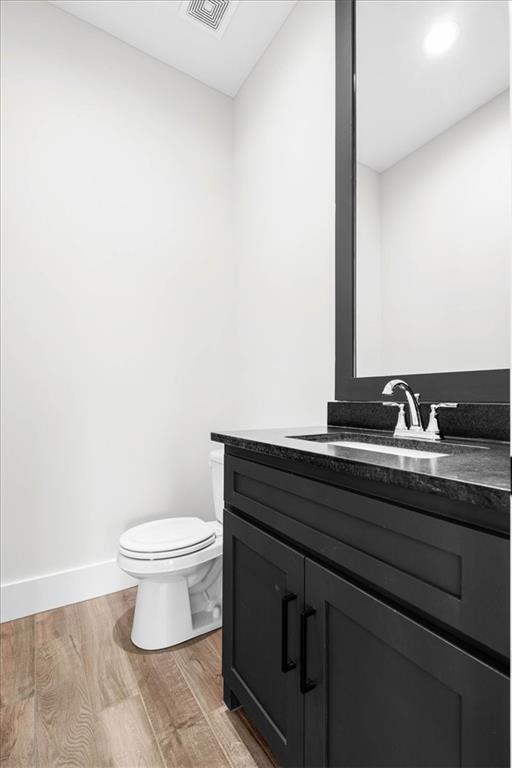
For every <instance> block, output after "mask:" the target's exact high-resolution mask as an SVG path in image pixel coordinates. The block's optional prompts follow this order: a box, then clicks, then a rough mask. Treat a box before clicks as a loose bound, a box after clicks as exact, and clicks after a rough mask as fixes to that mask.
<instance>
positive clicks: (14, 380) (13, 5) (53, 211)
mask: <svg viewBox="0 0 512 768" xmlns="http://www.w3.org/2000/svg"><path fill="white" fill-rule="evenodd" d="M1 6H2V31H3V45H2V53H3V62H2V74H3V80H4V105H3V106H4V109H3V110H2V112H3V115H4V121H5V122H4V131H5V133H4V138H3V145H4V157H3V163H2V168H3V184H4V188H3V194H2V201H3V205H4V209H3V228H2V229H3V243H2V253H3V275H2V277H3V280H2V289H3V294H2V312H3V316H2V353H3V359H2V370H3V372H4V376H3V381H2V411H3V417H2V448H3V450H2V578H3V581H4V582H17V581H19V580H21V581H22V584H21V586H20V585H18V586H17V587H16V586H12V587H11V588H7V589H6V590H5V591H4V593H3V597H4V600H3V609H4V611H5V612H6V615H10V616H13V615H21V613H23V612H24V610H26V607H27V606H26V601H27V600H28V601H29V602H30V600H32V601H33V603H32V604H31V605H30V606H28V608H29V609H30V608H32V609H33V610H37V608H40V607H44V608H47V607H50V605H49V604H47V603H46V604H45V600H48V599H49V598H48V590H49V591H50V592H52V590H53V593H52V594H53V597H52V599H53V600H54V602H55V601H58V600H60V602H68V601H70V600H72V599H80V598H82V599H83V598H84V597H88V596H90V593H91V591H92V592H94V591H96V592H97V593H101V592H106V591H110V590H111V589H114V588H116V587H119V586H121V585H122V584H123V583H125V582H123V581H122V580H121V579H120V575H119V573H118V570H117V568H116V566H115V564H113V563H112V562H111V561H112V558H114V557H115V554H116V546H117V541H118V537H119V534H120V533H121V531H122V530H124V529H125V528H126V527H127V526H129V525H132V524H135V523H138V522H141V521H143V520H146V519H150V518H153V517H157V516H163V515H166V514H171V515H199V516H201V517H204V518H211V517H212V516H213V506H212V502H211V491H210V480H209V469H208V464H207V459H208V451H209V448H210V444H209V432H210V430H211V429H212V427H220V426H225V427H230V426H232V425H233V422H234V420H235V412H236V405H235V391H236V385H235V382H234V379H233V376H232V373H233V372H234V370H236V365H235V361H234V355H233V350H234V349H235V337H234V333H235V331H234V326H235V322H234V317H235V307H234V304H233V302H232V301H231V302H230V301H228V300H227V297H233V296H234V293H235V291H234V269H233V248H232V226H233V218H232V191H233V190H232V101H231V99H229V98H228V97H226V96H223V95H221V94H220V93H218V92H216V91H214V90H212V89H210V88H208V87H206V86H204V85H202V84H200V83H199V82H198V81H196V80H193V79H192V78H190V77H187V76H186V75H183V74H181V73H179V72H178V71H176V70H173V69H171V68H170V67H167V66H165V65H163V64H161V63H159V62H157V61H155V60H153V59H151V58H150V57H148V56H146V55H144V54H142V53H139V52H138V51H136V50H135V49H134V48H131V47H129V46H127V45H125V44H123V43H121V42H119V41H118V40H116V39H114V38H113V37H110V36H109V35H107V34H104V33H103V32H101V31H99V30H98V29H96V28H94V27H92V26H89V25H88V24H86V23H84V22H83V21H79V20H78V19H76V18H74V17H72V16H70V15H68V14H66V13H64V12H63V11H61V10H59V9H57V8H55V7H53V6H50V5H48V4H46V3H43V2H22V1H20V0H16V2H2V3H1ZM102 561H106V564H103V565H101V566H98V567H97V568H96V569H95V568H94V567H92V568H89V569H87V568H86V569H85V570H84V571H83V572H77V571H73V572H72V573H71V574H66V575H65V576H63V577H62V579H61V580H60V581H59V580H58V579H57V581H58V586H57V587H56V586H55V579H52V578H50V579H48V580H46V581H45V580H42V581H41V580H39V581H38V580H37V577H40V576H42V575H44V574H48V573H51V572H56V571H62V570H65V569H76V568H78V567H79V566H89V565H91V564H94V563H99V562H102ZM80 574H82V575H80ZM31 577H36V582H26V581H23V580H26V579H30V578H31ZM64 580H65V582H66V584H68V585H70V586H69V587H67V586H66V587H63V583H64ZM45 585H46V586H45ZM52 585H53V586H52ZM59 585H60V586H59ZM25 587H26V588H25ZM88 590H89V591H88ZM59 595H60V596H59ZM50 602H51V600H50Z"/></svg>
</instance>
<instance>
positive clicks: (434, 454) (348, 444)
mask: <svg viewBox="0 0 512 768" xmlns="http://www.w3.org/2000/svg"><path fill="white" fill-rule="evenodd" d="M324 445H339V446H340V448H355V449H356V450H358V451H373V452H374V453H392V454H394V455H395V456H409V457H410V458H411V459H439V458H441V456H449V455H450V454H449V453H439V452H438V451H423V450H418V449H416V448H402V447H401V446H398V445H379V444H378V443H360V442H357V441H355V440H354V441H352V440H326V441H325V442H324Z"/></svg>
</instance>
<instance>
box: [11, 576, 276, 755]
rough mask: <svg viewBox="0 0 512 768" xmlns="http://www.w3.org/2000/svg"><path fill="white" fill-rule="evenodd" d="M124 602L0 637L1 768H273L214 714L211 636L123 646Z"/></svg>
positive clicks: (216, 646)
mask: <svg viewBox="0 0 512 768" xmlns="http://www.w3.org/2000/svg"><path fill="white" fill-rule="evenodd" d="M134 604H135V590H134V589H130V590H126V591H124V592H116V593H114V594H112V595H106V596H105V597H99V598H96V599H95V600H88V601H86V602H84V603H77V604H75V605H69V606H66V607H64V608H57V609H56V610H54V611H48V612H46V613H40V614H36V615H35V616H29V617H28V618H25V619H18V620H17V621H11V622H8V623H5V624H2V625H1V638H0V652H1V675H2V678H1V688H0V693H1V698H0V734H1V750H0V764H1V768H15V767H16V768H54V766H55V767H57V766H59V767H61V766H62V768H64V767H65V768H68V767H70V768H104V767H105V768H139V766H146V767H147V768H255V767H257V768H275V766H276V765H277V764H276V762H275V760H274V758H273V757H272V755H271V753H270V751H269V749H268V747H267V745H266V744H265V743H264V741H263V740H262V738H261V737H260V736H259V734H258V733H257V732H256V731H255V729H254V728H253V727H252V726H251V725H250V724H249V723H248V722H247V720H246V719H245V717H244V714H243V712H242V711H238V712H229V711H228V710H227V709H226V707H225V706H224V704H223V702H222V678H221V632H220V631H218V632H214V633H212V634H210V635H208V636H203V637H201V638H199V639H196V640H191V641H190V642H188V643H183V644H182V645H179V646H176V647H175V648H173V649H167V650H164V651H153V652H147V651H141V650H139V649H138V648H136V647H135V646H134V645H132V643H131V641H130V629H131V620H132V615H133V608H134Z"/></svg>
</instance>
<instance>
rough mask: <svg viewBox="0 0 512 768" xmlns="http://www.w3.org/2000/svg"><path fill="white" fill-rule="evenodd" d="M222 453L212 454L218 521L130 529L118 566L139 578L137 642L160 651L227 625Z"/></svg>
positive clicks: (173, 521) (175, 521)
mask: <svg viewBox="0 0 512 768" xmlns="http://www.w3.org/2000/svg"><path fill="white" fill-rule="evenodd" d="M223 464H224V453H223V451H222V450H218V451H213V452H212V453H211V454H210V466H211V472H212V484H213V492H214V501H215V514H216V517H217V522H205V521H203V520H200V519H199V518H197V517H175V518H166V519H164V520H154V521H152V522H149V523H143V524H142V525H137V526H135V528H130V529H129V530H128V531H125V533H123V535H122V536H121V538H120V541H119V554H118V559H117V561H118V564H119V567H120V568H121V569H122V570H123V571H126V573H128V574H130V576H133V577H134V578H135V579H137V580H138V582H139V585H138V590H137V600H136V603H135V614H134V617H133V627H132V642H133V643H134V645H136V646H137V647H139V648H143V649H146V650H156V649H158V648H167V647H168V646H171V645H176V644H177V643H182V642H184V641H185V640H189V639H190V638H192V637H195V636H196V635H201V634H203V633H204V632H210V631H211V630H213V629H217V628H218V627H220V626H221V625H222V522H221V521H222V508H223Z"/></svg>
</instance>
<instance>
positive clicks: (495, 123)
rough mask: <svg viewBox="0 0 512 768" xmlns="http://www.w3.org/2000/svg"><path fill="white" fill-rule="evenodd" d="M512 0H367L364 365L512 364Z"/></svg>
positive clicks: (365, 368) (370, 371)
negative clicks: (511, 4) (511, 35)
mask: <svg viewBox="0 0 512 768" xmlns="http://www.w3.org/2000/svg"><path fill="white" fill-rule="evenodd" d="M508 31H509V20H508V2H507V1H506V0H457V1H454V0H356V3H355V72H356V93H355V102H356V108H355V109H356V131H355V168H354V171H355V186H356V200H355V203H356V205H355V230H354V240H355V293H354V299H355V312H354V316H355V331H354V343H355V363H354V373H355V376H356V377H369V376H386V375H389V376H392V375H394V374H396V373H397V372H400V373H401V374H416V373H418V374H422V373H426V374H429V373H436V372H451V371H484V370H485V371H488V370H493V369H504V368H508V367H509V350H510V339H509V332H510V295H509V293H510V277H509V259H510V245H511V210H512V196H511V162H512V161H511V151H510V143H511V126H510V111H509V66H510V65H509V48H508V47H509V40H508Z"/></svg>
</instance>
